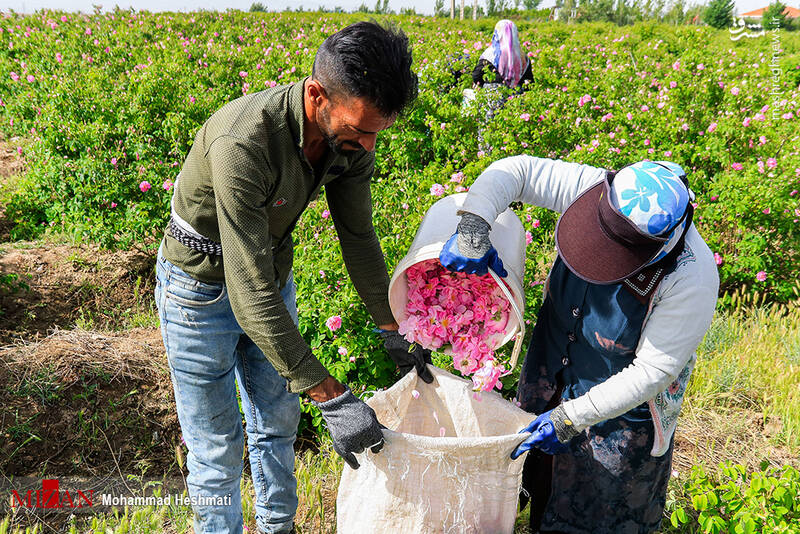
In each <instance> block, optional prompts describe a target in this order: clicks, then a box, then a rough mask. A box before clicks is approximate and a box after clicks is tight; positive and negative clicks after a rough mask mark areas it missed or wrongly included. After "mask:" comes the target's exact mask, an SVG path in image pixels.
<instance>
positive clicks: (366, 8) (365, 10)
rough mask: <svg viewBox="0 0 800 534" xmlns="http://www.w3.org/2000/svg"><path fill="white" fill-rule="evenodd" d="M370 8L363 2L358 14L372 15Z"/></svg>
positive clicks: (357, 10)
mask: <svg viewBox="0 0 800 534" xmlns="http://www.w3.org/2000/svg"><path fill="white" fill-rule="evenodd" d="M371 12H372V11H370V9H369V6H368V5H367V4H365V3H364V2H361V5H360V6H358V8H356V13H371Z"/></svg>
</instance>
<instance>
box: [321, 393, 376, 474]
mask: <svg viewBox="0 0 800 534" xmlns="http://www.w3.org/2000/svg"><path fill="white" fill-rule="evenodd" d="M311 402H312V403H313V404H314V406H316V407H317V408H319V411H320V412H322V417H323V419H325V423H326V424H327V425H328V431H329V432H330V433H331V438H333V450H335V451H336V453H337V454H338V455H339V456H341V457H342V458H344V461H345V462H347V464H348V465H349V466H350V467H352V468H353V469H358V467H359V464H358V461H357V460H356V457H355V455H354V454H353V453H354V452H364V449H370V450H371V451H372V452H380V450H381V449H382V448H383V432H381V428H382V425H381V424H380V423H379V422H378V418H377V417H376V416H375V411H374V410H373V409H372V408H370V407H369V406H367V403H365V402H364V401H362V400H361V399H359V398H358V397H356V396H355V395H353V392H352V391H350V388H348V389H347V391H345V392H344V393H342V394H341V395H339V396H338V397H336V398H334V399H331V400H329V401H325V402H319V403H318V402H314V401H311Z"/></svg>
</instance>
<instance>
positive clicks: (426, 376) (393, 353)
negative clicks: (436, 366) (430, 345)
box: [378, 330, 433, 384]
mask: <svg viewBox="0 0 800 534" xmlns="http://www.w3.org/2000/svg"><path fill="white" fill-rule="evenodd" d="M378 332H379V333H380V336H381V338H383V346H384V347H386V352H388V353H389V357H390V358H391V359H392V361H393V362H394V363H395V364H396V365H397V368H398V369H400V374H401V375H405V374H406V373H407V372H409V371H410V370H411V369H413V368H416V369H417V374H418V375H419V377H420V378H421V379H422V380H424V381H425V382H426V383H428V384H430V383H431V382H433V375H432V374H431V372H430V371H429V370H428V367H427V365H426V364H429V363H431V351H429V350H426V349H424V348H422V346H421V345H420V344H419V343H414V344H412V343H409V342H408V341H406V338H404V337H403V336H402V335H400V333H399V332H398V331H397V330H378Z"/></svg>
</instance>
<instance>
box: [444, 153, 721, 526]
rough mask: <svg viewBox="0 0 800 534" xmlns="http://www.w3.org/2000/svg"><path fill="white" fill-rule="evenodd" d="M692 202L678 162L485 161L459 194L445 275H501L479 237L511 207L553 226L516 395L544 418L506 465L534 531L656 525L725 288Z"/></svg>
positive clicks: (498, 263)
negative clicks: (691, 387) (678, 432)
mask: <svg viewBox="0 0 800 534" xmlns="http://www.w3.org/2000/svg"><path fill="white" fill-rule="evenodd" d="M691 197H692V193H691V192H690V190H689V189H688V182H687V181H686V177H685V173H684V171H683V169H682V168H681V167H680V166H678V165H676V164H674V163H670V162H650V161H643V162H639V163H634V164H632V165H629V166H627V167H624V168H623V169H621V170H619V171H618V172H614V171H607V170H605V169H599V168H595V167H590V166H587V165H579V164H577V163H567V162H563V161H554V160H550V159H541V158H534V157H530V156H516V157H511V158H506V159H502V160H499V161H497V162H495V163H493V164H492V165H490V166H489V167H488V168H487V169H486V170H485V171H484V172H483V173H482V174H481V175H480V176H479V177H478V179H477V180H476V181H475V183H474V184H473V185H472V187H470V189H469V193H468V196H467V198H466V201H465V202H464V205H463V208H462V210H461V211H460V212H459V213H460V214H461V221H460V223H459V225H458V230H457V232H456V234H454V235H453V237H452V238H451V239H450V240H449V241H448V242H447V244H446V245H445V246H444V248H443V250H442V253H441V256H440V259H441V262H442V264H443V265H445V266H446V267H448V268H450V269H452V270H459V271H465V272H475V273H479V274H482V273H486V270H487V266H488V267H492V268H493V270H495V271H497V272H502V270H503V269H502V260H501V259H499V258H497V252H496V250H495V249H494V247H493V246H492V244H491V242H490V241H489V229H490V227H491V223H492V221H494V220H495V218H496V217H497V215H498V214H500V213H502V212H503V211H505V210H506V208H508V205H509V204H510V203H511V202H515V201H516V202H524V203H527V204H533V205H536V206H540V207H545V208H549V209H552V210H555V211H557V212H562V213H563V215H562V216H561V218H560V219H559V221H558V225H557V226H556V234H555V241H556V248H557V251H558V255H557V257H556V260H555V263H554V264H553V267H552V269H551V271H550V274H549V276H548V280H547V283H546V284H545V290H544V301H543V303H542V307H541V310H540V311H539V316H538V319H537V323H536V326H535V329H534V332H533V338H532V340H531V344H530V347H529V348H528V353H527V355H526V357H525V360H524V363H523V365H522V370H521V375H520V380H519V386H518V390H517V400H518V401H519V402H520V403H521V405H522V407H523V409H525V410H526V411H529V412H532V413H534V414H539V415H538V417H536V419H535V420H534V421H532V422H531V424H530V425H529V426H528V427H527V428H526V429H525V431H527V432H531V433H532V435H531V436H530V437H529V438H528V439H527V440H526V441H525V442H524V443H522V444H521V445H520V446H519V447H518V448H517V449H516V450H515V451H514V452H513V454H512V458H517V457H519V456H520V455H521V454H522V453H524V452H525V451H528V450H530V454H529V455H528V457H527V458H526V459H525V467H524V471H523V487H524V488H525V489H526V490H527V491H528V493H529V494H530V500H531V527H532V529H533V531H534V532H537V531H538V532H542V533H548V532H550V533H557V532H563V533H570V534H578V533H586V534H589V533H592V534H612V533H614V534H616V533H623V532H624V533H627V534H636V533H647V532H652V531H654V530H657V529H658V528H659V524H660V522H661V519H662V514H663V510H664V504H665V500H666V490H667V482H668V480H669V477H670V473H671V463H672V451H673V444H674V441H673V433H674V431H675V427H676V423H677V418H678V413H679V412H680V407H681V403H682V401H683V395H684V392H685V390H686V385H687V383H688V381H689V376H690V374H691V372H692V369H693V367H694V363H695V360H696V355H695V350H696V349H697V346H698V345H699V344H700V342H701V341H702V339H703V336H704V335H705V332H706V330H707V329H708V327H709V326H710V324H711V320H712V317H713V315H714V308H715V306H716V300H717V291H718V289H719V277H718V275H717V269H716V265H715V263H714V258H713V256H712V254H711V251H710V250H709V248H708V246H707V245H706V243H705V242H704V241H703V239H702V238H701V237H700V234H699V233H698V232H697V230H696V229H695V227H694V225H693V224H692V214H693V207H692V204H691ZM524 504H525V503H524V502H523V505H524Z"/></svg>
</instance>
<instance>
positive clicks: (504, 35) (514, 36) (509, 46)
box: [481, 20, 528, 87]
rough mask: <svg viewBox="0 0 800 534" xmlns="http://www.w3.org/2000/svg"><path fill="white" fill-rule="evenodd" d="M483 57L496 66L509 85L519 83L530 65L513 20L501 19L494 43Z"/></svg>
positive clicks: (495, 30) (493, 37)
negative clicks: (524, 55)
mask: <svg viewBox="0 0 800 534" xmlns="http://www.w3.org/2000/svg"><path fill="white" fill-rule="evenodd" d="M481 59H485V60H487V61H489V62H490V63H491V64H492V65H494V66H495V68H496V69H497V72H499V73H500V76H502V77H503V81H504V82H505V84H506V85H508V86H509V87H516V86H517V85H519V80H520V78H522V73H523V72H525V69H526V68H527V67H528V58H524V57H523V55H522V48H521V47H520V45H519V34H518V33H517V27H516V26H515V25H514V23H513V22H511V21H510V20H501V21H499V22H498V23H497V24H496V25H495V27H494V35H492V43H491V44H490V45H489V48H487V49H486V50H485V51H484V52H483V54H481Z"/></svg>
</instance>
